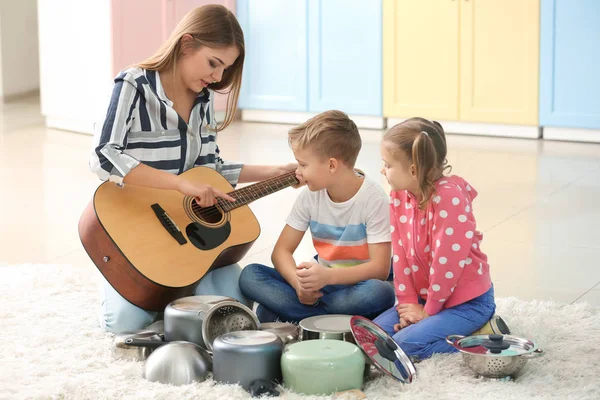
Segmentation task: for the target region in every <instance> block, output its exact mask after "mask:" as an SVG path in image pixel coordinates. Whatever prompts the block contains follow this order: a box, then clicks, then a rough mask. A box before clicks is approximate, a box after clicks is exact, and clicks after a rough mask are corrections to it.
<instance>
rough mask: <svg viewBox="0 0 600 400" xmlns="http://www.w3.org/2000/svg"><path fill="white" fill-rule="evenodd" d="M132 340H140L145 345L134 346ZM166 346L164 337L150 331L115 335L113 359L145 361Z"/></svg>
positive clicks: (112, 348)
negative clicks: (160, 347) (158, 349)
mask: <svg viewBox="0 0 600 400" xmlns="http://www.w3.org/2000/svg"><path fill="white" fill-rule="evenodd" d="M130 340H140V341H142V342H141V344H143V345H132V344H131V343H130V342H129V341H130ZM153 344H164V342H163V338H162V336H160V335H159V334H158V333H156V332H154V331H150V330H138V331H131V332H123V333H119V334H117V335H115V337H114V338H113V342H112V347H111V350H112V355H113V357H115V358H117V359H121V360H130V361H144V360H145V359H147V358H148V356H149V355H150V353H152V352H153V351H154V349H155V348H156V347H157V346H154V345H153Z"/></svg>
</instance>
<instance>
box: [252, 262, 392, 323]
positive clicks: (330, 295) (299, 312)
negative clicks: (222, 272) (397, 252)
mask: <svg viewBox="0 0 600 400" xmlns="http://www.w3.org/2000/svg"><path fill="white" fill-rule="evenodd" d="M240 289H241V290H242V293H243V294H244V295H245V296H246V297H248V298H249V299H250V300H254V301H256V302H257V303H259V306H258V308H257V310H256V315H257V316H258V319H259V320H260V321H261V322H274V321H277V320H281V321H286V322H300V321H301V320H303V319H304V318H308V317H312V316H315V315H325V314H348V315H362V316H364V317H367V318H371V319H372V318H374V317H375V316H377V315H379V314H381V313H382V312H383V311H384V310H386V309H388V308H389V307H391V306H392V305H393V304H394V301H395V295H394V289H393V288H392V287H391V286H390V285H389V284H388V283H386V282H383V281H380V280H377V279H369V280H367V281H362V282H358V283H357V284H355V285H327V286H325V287H324V288H323V289H321V292H322V293H323V297H321V298H320V299H319V301H318V302H317V303H316V304H315V305H312V306H309V305H306V304H302V303H300V300H298V295H297V294H296V290H294V288H292V286H290V284H289V283H287V281H286V280H285V279H284V278H283V277H282V276H281V274H280V273H279V272H277V270H275V268H271V267H267V266H265V265H261V264H250V265H248V266H247V267H245V268H244V269H243V270H242V274H241V275H240Z"/></svg>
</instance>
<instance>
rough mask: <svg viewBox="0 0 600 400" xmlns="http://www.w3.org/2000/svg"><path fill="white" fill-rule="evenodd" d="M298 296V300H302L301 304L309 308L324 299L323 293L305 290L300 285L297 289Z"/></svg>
mask: <svg viewBox="0 0 600 400" xmlns="http://www.w3.org/2000/svg"><path fill="white" fill-rule="evenodd" d="M296 294H297V295H298V300H300V303H302V304H305V305H307V306H312V305H314V304H315V303H316V302H317V301H319V299H320V298H321V297H323V293H321V292H319V291H313V290H304V289H302V288H301V287H300V285H299V284H298V287H296Z"/></svg>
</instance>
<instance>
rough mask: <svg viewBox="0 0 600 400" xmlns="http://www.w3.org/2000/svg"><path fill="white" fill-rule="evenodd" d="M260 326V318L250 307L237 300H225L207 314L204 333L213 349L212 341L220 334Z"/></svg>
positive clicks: (203, 326)
mask: <svg viewBox="0 0 600 400" xmlns="http://www.w3.org/2000/svg"><path fill="white" fill-rule="evenodd" d="M259 327H260V323H259V322H258V318H257V317H256V315H255V314H254V313H253V312H252V310H250V309H249V308H248V307H246V306H245V305H243V304H241V303H238V302H235V301H224V302H220V303H218V304H216V305H215V306H214V307H213V308H212V309H211V310H209V312H208V313H207V314H206V315H205V318H204V322H203V324H202V331H203V332H202V333H203V336H204V338H205V343H206V345H207V348H208V349H209V350H211V351H212V343H213V342H214V340H215V339H216V338H218V337H219V336H221V335H223V334H225V333H229V332H235V331H253V330H258V329H259Z"/></svg>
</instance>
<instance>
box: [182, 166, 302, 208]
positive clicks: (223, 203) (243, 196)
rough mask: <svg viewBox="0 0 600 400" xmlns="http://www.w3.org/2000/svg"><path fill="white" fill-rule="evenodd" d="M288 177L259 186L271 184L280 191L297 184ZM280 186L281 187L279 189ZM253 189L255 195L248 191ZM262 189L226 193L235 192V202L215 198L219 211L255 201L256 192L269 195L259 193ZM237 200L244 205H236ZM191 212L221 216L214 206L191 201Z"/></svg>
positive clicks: (250, 188) (272, 179)
mask: <svg viewBox="0 0 600 400" xmlns="http://www.w3.org/2000/svg"><path fill="white" fill-rule="evenodd" d="M289 175H290V176H285V175H280V176H278V177H275V178H270V179H267V180H265V181H262V182H259V184H261V186H264V185H266V184H269V183H271V186H275V187H276V188H277V190H281V189H284V188H285V187H287V186H289V185H290V184H295V183H298V180H297V179H296V178H295V177H293V179H292V180H290V179H289V178H292V176H291V175H292V174H291V173H290V174H289ZM280 186H281V187H280ZM253 187H254V188H255V193H252V192H250V190H252V188H253ZM261 190H262V189H258V190H257V189H256V187H255V186H254V185H252V186H247V187H244V188H241V189H238V190H236V191H234V192H230V193H228V194H229V195H235V193H236V192H237V194H239V195H240V196H236V197H237V199H236V201H235V202H229V201H227V200H224V199H221V198H217V204H218V205H219V206H220V207H221V209H222V210H223V211H225V212H227V211H231V210H232V209H233V208H229V207H231V206H232V205H234V206H235V207H234V208H237V207H239V206H241V205H245V204H247V203H249V202H251V201H252V200H255V199H254V198H253V197H254V195H255V194H256V192H259V194H261V195H265V194H269V193H260V191H261ZM239 200H242V201H243V203H244V204H236V203H237V202H239ZM191 205H192V211H193V212H194V213H195V214H196V215H198V214H200V216H202V217H210V216H215V215H218V214H221V210H220V209H218V208H217V207H216V206H215V205H212V206H209V207H200V206H199V205H198V204H197V203H196V202H195V200H192V203H191Z"/></svg>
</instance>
